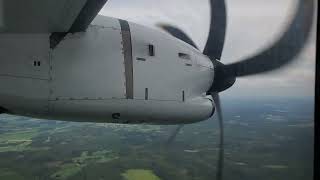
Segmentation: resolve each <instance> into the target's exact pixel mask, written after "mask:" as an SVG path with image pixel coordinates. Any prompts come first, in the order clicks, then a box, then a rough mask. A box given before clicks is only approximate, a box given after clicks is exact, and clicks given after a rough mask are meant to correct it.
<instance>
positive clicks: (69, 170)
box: [51, 163, 82, 179]
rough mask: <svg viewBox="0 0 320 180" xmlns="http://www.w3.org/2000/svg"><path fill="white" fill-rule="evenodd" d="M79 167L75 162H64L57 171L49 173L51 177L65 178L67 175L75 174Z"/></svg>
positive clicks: (79, 169)
mask: <svg viewBox="0 0 320 180" xmlns="http://www.w3.org/2000/svg"><path fill="white" fill-rule="evenodd" d="M81 169H82V167H81V166H80V165H78V164H75V163H69V164H64V165H62V166H61V168H60V170H59V171H57V172H56V173H54V174H52V175H51V178H55V179H67V178H68V177H70V176H73V175H75V174H77V173H78V172H79V171H81Z"/></svg>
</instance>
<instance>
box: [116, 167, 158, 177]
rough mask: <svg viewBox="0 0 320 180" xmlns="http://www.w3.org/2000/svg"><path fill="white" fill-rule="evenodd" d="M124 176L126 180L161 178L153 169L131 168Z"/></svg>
mask: <svg viewBox="0 0 320 180" xmlns="http://www.w3.org/2000/svg"><path fill="white" fill-rule="evenodd" d="M122 176H123V177H124V178H125V179H126V180H160V178H159V177H158V176H156V175H155V174H153V172H152V171H151V170H145V169H129V170H127V171H126V172H125V173H123V174H122Z"/></svg>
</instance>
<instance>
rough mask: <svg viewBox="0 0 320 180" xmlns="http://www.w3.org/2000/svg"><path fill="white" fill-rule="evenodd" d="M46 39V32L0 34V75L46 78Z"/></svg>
mask: <svg viewBox="0 0 320 180" xmlns="http://www.w3.org/2000/svg"><path fill="white" fill-rule="evenodd" d="M48 40H49V35H48V34H0V61H1V65H0V76H8V77H10V76H12V77H17V78H32V79H42V80H47V79H48V78H49V77H48V72H49V57H48V52H49V41H48ZM34 61H40V62H41V66H34Z"/></svg>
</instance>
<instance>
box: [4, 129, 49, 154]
mask: <svg viewBox="0 0 320 180" xmlns="http://www.w3.org/2000/svg"><path fill="white" fill-rule="evenodd" d="M37 134H38V131H37V130H29V131H19V132H9V133H4V134H0V145H1V147H0V152H9V151H18V152H19V151H25V150H37V149H38V148H32V147H29V145H30V144H31V143H32V138H33V137H34V136H36V135H37ZM40 149H43V148H40ZM44 149H47V148H44Z"/></svg>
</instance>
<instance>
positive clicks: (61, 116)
mask: <svg viewBox="0 0 320 180" xmlns="http://www.w3.org/2000/svg"><path fill="white" fill-rule="evenodd" d="M49 36H50V35H49V34H0V85H1V88H0V106H1V107H4V108H6V109H8V110H9V112H11V113H13V114H18V115H25V116H32V117H37V118H46V119H57V120H66V121H86V122H104V123H108V122H112V123H149V124H178V123H192V122H197V121H201V120H205V119H208V118H209V117H211V116H212V113H213V111H214V105H213V103H212V101H211V100H210V99H209V98H208V97H206V91H207V90H208V89H209V88H210V85H211V84H212V81H213V75H214V72H213V65H212V63H211V61H210V60H209V59H208V58H207V57H205V56H203V55H202V54H201V53H200V52H199V51H198V50H196V49H195V48H193V47H192V46H190V45H188V44H186V43H184V42H182V41H180V40H177V39H175V38H174V37H171V36H170V35H168V34H166V33H163V32H159V31H157V30H154V29H150V28H146V27H144V26H140V25H137V24H134V23H128V22H127V21H124V20H118V19H114V18H108V17H101V16H98V17H97V18H96V19H95V21H94V22H93V23H92V25H91V26H90V27H89V28H88V29H87V31H86V32H81V33H75V34H68V35H67V36H66V37H65V38H64V39H63V40H62V41H61V42H60V43H59V44H58V45H57V46H56V47H55V48H54V49H50V39H49Z"/></svg>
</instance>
